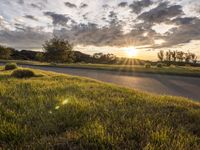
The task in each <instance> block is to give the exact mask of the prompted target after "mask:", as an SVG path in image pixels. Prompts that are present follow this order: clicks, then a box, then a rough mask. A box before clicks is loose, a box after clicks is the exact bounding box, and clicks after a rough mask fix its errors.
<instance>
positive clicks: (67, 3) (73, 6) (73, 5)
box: [65, 2, 77, 8]
mask: <svg viewBox="0 0 200 150" xmlns="http://www.w3.org/2000/svg"><path fill="white" fill-rule="evenodd" d="M65 6H67V7H69V8H76V7H77V6H76V5H75V4H73V3H70V2H65Z"/></svg>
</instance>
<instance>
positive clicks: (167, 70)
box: [0, 60, 200, 77]
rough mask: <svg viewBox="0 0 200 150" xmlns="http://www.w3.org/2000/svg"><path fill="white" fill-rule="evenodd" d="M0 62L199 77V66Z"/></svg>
mask: <svg viewBox="0 0 200 150" xmlns="http://www.w3.org/2000/svg"><path fill="white" fill-rule="evenodd" d="M0 62H17V63H18V64H28V65H36V66H56V67H71V68H85V69H99V70H112V71H126V72H143V73H156V74H169V75H183V76H193V77H200V67H162V68H158V67H156V66H152V67H151V68H145V67H144V66H140V65H108V64H81V63H80V64H78V63H77V64H51V63H41V62H37V61H20V60H9V61H8V60H0Z"/></svg>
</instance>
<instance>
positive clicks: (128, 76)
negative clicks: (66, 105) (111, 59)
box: [24, 65, 200, 101]
mask: <svg viewBox="0 0 200 150" xmlns="http://www.w3.org/2000/svg"><path fill="white" fill-rule="evenodd" d="M24 67H30V68H34V69H41V70H46V71H53V72H58V73H65V74H70V75H76V76H83V77H88V78H93V79H97V80H100V81H103V82H109V83H114V84H117V85H121V86H124V87H129V88H134V89H138V90H143V91H147V92H152V93H156V94H164V95H175V96H182V97H187V98H191V99H194V100H197V101H200V78H195V77H183V76H170V75H158V74H145V73H130V72H129V73H127V72H118V71H103V70H91V69H74V68H59V67H43V66H42V67H41V66H27V65H24Z"/></svg>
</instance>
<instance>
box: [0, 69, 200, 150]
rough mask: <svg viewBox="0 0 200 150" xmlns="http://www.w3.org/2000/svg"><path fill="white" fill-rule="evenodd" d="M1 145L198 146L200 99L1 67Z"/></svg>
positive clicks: (52, 147)
mask: <svg viewBox="0 0 200 150" xmlns="http://www.w3.org/2000/svg"><path fill="white" fill-rule="evenodd" d="M0 70H1V71H0V147H2V148H3V149H177V150H178V149H181V150H182V149H191V150H194V149H195V150H196V149H199V148H200V142H199V141H200V126H199V125H200V104H199V103H198V102H193V101H191V100H188V99H184V98H180V97H169V96H155V95H151V94H147V93H143V92H138V91H135V90H131V89H126V88H121V87H117V86H114V85H111V84H105V83H101V82H97V81H95V80H89V79H86V78H79V77H73V76H66V75H61V74H55V73H50V72H44V71H36V70H34V72H35V73H36V74H42V75H43V76H38V77H33V78H30V79H16V78H13V77H11V76H10V74H11V73H12V71H4V70H2V69H1V68H0Z"/></svg>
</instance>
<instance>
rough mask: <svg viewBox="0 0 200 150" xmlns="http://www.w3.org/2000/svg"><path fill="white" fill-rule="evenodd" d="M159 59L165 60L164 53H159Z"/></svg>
mask: <svg viewBox="0 0 200 150" xmlns="http://www.w3.org/2000/svg"><path fill="white" fill-rule="evenodd" d="M158 58H159V60H160V61H163V60H164V51H160V52H158Z"/></svg>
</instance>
